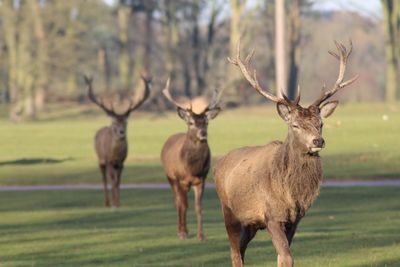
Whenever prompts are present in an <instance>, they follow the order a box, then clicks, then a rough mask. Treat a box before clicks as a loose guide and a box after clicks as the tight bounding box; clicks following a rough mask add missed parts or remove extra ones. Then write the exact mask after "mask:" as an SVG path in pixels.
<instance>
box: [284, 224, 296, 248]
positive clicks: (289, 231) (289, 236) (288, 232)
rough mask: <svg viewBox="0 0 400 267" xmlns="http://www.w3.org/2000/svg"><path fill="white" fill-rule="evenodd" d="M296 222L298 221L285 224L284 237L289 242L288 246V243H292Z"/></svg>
mask: <svg viewBox="0 0 400 267" xmlns="http://www.w3.org/2000/svg"><path fill="white" fill-rule="evenodd" d="M297 224H298V222H295V223H289V224H286V225H285V233H286V238H287V240H288V243H289V247H290V244H291V243H292V240H293V237H294V234H295V233H296V229H297Z"/></svg>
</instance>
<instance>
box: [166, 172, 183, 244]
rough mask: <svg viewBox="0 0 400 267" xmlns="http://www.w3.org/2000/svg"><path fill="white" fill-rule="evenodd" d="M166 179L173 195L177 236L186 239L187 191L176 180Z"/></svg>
mask: <svg viewBox="0 0 400 267" xmlns="http://www.w3.org/2000/svg"><path fill="white" fill-rule="evenodd" d="M167 178H168V182H169V184H170V185H171V188H172V191H173V192H174V195H175V206H176V210H177V211H178V236H179V238H180V239H186V238H187V235H188V230H187V227H186V212H187V208H188V201H187V191H186V192H185V190H184V188H182V187H181V186H180V184H179V181H178V180H177V179H172V178H170V177H167Z"/></svg>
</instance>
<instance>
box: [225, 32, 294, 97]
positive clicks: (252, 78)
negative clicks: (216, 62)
mask: <svg viewBox="0 0 400 267" xmlns="http://www.w3.org/2000/svg"><path fill="white" fill-rule="evenodd" d="M253 55H254V50H252V52H251V53H250V54H249V55H248V56H247V57H246V59H245V63H243V62H242V60H241V59H240V39H239V41H238V43H237V46H236V58H235V59H231V58H229V57H228V61H229V62H230V63H232V64H233V65H236V66H238V67H239V69H240V71H241V72H242V74H243V76H244V77H245V78H246V80H247V81H248V82H249V83H250V85H251V86H252V87H253V88H254V89H255V90H256V91H257V92H258V93H259V94H261V95H262V96H264V97H265V98H268V99H269V100H271V101H273V102H276V103H282V102H285V101H284V100H283V99H280V98H278V97H276V96H274V95H272V94H270V93H268V92H267V91H265V90H263V89H262V88H261V86H260V84H259V82H258V80H257V72H256V70H254V71H253V75H251V74H250V68H249V65H250V61H251V58H252V57H253ZM285 104H289V103H286V102H285Z"/></svg>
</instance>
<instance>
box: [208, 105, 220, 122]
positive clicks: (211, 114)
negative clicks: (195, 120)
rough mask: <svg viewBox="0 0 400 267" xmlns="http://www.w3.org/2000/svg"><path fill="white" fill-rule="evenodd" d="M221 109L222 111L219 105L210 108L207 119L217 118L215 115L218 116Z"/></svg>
mask: <svg viewBox="0 0 400 267" xmlns="http://www.w3.org/2000/svg"><path fill="white" fill-rule="evenodd" d="M220 111H221V108H219V107H217V108H213V109H210V110H208V111H206V116H207V119H208V120H212V119H215V117H217V116H218V114H219V112H220Z"/></svg>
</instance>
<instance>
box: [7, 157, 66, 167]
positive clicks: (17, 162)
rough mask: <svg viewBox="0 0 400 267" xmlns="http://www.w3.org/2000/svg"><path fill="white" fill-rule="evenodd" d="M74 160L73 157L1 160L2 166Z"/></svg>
mask: <svg viewBox="0 0 400 267" xmlns="http://www.w3.org/2000/svg"><path fill="white" fill-rule="evenodd" d="M71 160H74V159H73V158H64V159H53V158H28V159H25V158H22V159H16V160H9V161H0V166H6V165H36V164H57V163H63V162H65V161H71Z"/></svg>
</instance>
